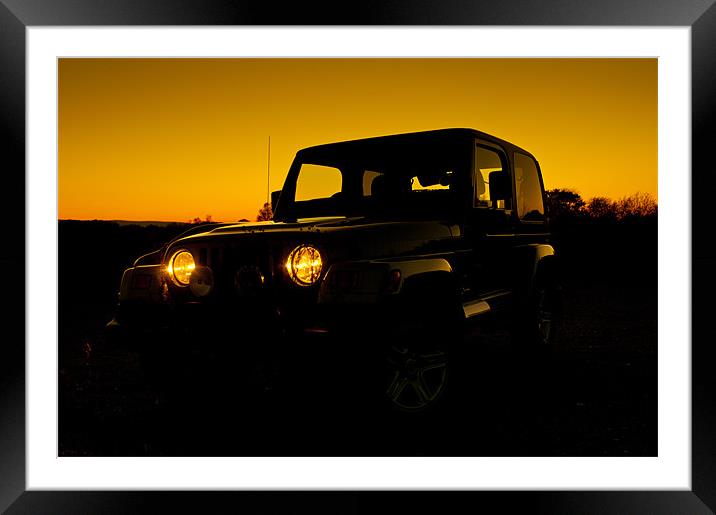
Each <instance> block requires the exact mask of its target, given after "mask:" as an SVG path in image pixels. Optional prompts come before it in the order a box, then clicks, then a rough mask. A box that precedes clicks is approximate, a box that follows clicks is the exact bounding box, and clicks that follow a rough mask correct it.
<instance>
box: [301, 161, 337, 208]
mask: <svg viewBox="0 0 716 515" xmlns="http://www.w3.org/2000/svg"><path fill="white" fill-rule="evenodd" d="M342 186H343V175H342V174H341V171H340V170H339V169H338V168H334V167H332V166H323V165H312V164H306V163H303V164H302V165H301V171H300V172H299V173H298V180H297V181H296V197H295V198H296V200H297V201H301V200H314V199H320V198H330V197H331V196H332V195H334V194H336V193H339V192H340V191H341V188H342Z"/></svg>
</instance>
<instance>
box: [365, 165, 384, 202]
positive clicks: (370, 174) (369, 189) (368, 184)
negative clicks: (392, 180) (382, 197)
mask: <svg viewBox="0 0 716 515" xmlns="http://www.w3.org/2000/svg"><path fill="white" fill-rule="evenodd" d="M382 175H383V174H382V173H381V172H374V171H372V170H366V171H364V172H363V196H364V197H370V196H371V195H373V181H374V180H375V179H377V178H378V177H381V176H382ZM379 182H380V181H379Z"/></svg>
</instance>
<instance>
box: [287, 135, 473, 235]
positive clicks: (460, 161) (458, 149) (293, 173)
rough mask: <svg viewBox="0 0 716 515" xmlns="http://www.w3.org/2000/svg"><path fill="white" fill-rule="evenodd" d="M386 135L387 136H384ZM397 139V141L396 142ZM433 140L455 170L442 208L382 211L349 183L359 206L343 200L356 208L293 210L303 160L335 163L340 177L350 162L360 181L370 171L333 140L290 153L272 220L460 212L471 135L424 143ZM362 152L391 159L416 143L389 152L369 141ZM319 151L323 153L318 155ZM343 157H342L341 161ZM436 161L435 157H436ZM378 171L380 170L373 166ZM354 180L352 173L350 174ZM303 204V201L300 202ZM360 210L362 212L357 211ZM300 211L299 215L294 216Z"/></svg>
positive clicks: (468, 193) (466, 198)
mask: <svg viewBox="0 0 716 515" xmlns="http://www.w3.org/2000/svg"><path fill="white" fill-rule="evenodd" d="M386 139H387V138H386ZM357 142H361V140H357ZM396 143H397V142H396ZM431 143H432V144H433V145H435V147H436V148H435V151H436V153H438V155H441V154H439V153H440V152H445V153H447V155H448V156H450V157H448V158H446V159H445V161H446V163H448V162H450V161H452V164H453V166H452V167H451V168H452V172H453V173H454V174H455V177H454V179H453V180H452V181H453V182H452V183H451V186H450V190H451V192H452V195H451V197H452V200H453V201H452V202H450V203H449V205H448V207H446V208H444V209H443V210H440V207H441V206H440V205H431V204H426V205H425V209H422V208H421V207H420V205H418V204H416V205H414V206H411V207H412V208H411V209H406V210H404V211H399V209H398V208H400V207H403V206H397V208H396V209H392V210H386V212H383V211H382V210H376V209H370V208H369V207H368V206H367V203H366V204H363V202H364V200H363V199H367V198H368V197H366V196H361V195H362V192H361V195H357V194H356V192H355V187H356V186H353V190H354V191H353V192H352V197H351V198H353V200H354V202H355V201H356V200H358V199H360V200H359V203H361V204H362V205H361V206H357V203H356V204H346V206H348V205H350V206H354V207H356V206H357V208H356V212H351V213H338V212H336V213H332V214H328V213H310V214H302V213H297V212H296V211H297V207H296V204H297V201H296V200H295V196H296V188H297V183H298V179H299V174H300V172H301V167H302V165H304V164H315V165H322V166H331V167H335V168H337V169H339V170H340V172H341V174H342V177H343V178H344V179H345V178H346V177H348V176H349V175H348V174H350V173H351V172H350V171H347V170H345V169H347V168H350V167H351V166H354V167H355V168H354V171H353V172H352V173H354V174H358V173H360V174H361V175H360V181H358V182H361V181H362V174H363V173H365V172H366V171H374V170H373V167H368V166H365V165H359V164H360V159H356V162H355V163H354V164H352V163H350V159H351V158H350V156H349V153H346V155H345V156H344V155H342V153H341V145H345V144H344V143H337V144H331V145H323V146H320V147H309V148H306V149H303V150H300V151H299V152H297V153H296V156H295V157H294V160H293V162H292V163H291V166H290V168H289V171H288V174H287V176H286V180H285V181H284V185H283V188H282V190H281V195H280V197H279V200H278V203H277V206H276V207H275V210H274V221H277V222H296V221H297V220H299V219H304V218H314V217H316V216H335V217H346V216H364V217H371V218H385V219H415V218H453V217H454V216H455V215H457V214H459V213H461V212H464V209H465V208H466V207H467V206H468V204H469V203H470V202H471V201H472V174H471V169H472V159H473V156H472V153H473V149H472V147H473V144H474V139H472V138H470V139H469V142H468V141H463V139H462V138H460V139H459V140H456V139H455V138H453V139H452V140H450V141H438V142H428V143H427V144H431ZM366 147H367V148H366V149H365V150H366V152H368V151H370V150H373V151H374V152H376V154H375V156H377V157H375V158H376V159H387V160H391V159H394V157H393V155H397V154H399V153H402V152H406V153H409V152H414V151H415V149H416V148H419V147H418V146H417V145H416V143H402V144H401V143H397V144H394V145H392V146H391V147H390V151H391V152H386V151H385V148H381V147H378V148H375V149H371V147H370V146H369V145H366ZM322 154H323V155H322ZM343 159H345V161H342V160H343ZM370 159H371V157H368V158H366V159H365V160H364V163H366V162H368V161H370ZM339 161H341V163H340V164H343V165H345V166H340V165H339ZM438 162H439V161H438ZM375 171H380V170H375ZM352 179H353V181H352V182H355V180H356V177H353V178H352ZM345 188H346V185H345V183H344V185H343V186H342V192H343V191H345ZM314 200H316V201H318V200H327V199H314ZM314 200H307V201H301V202H302V203H303V202H313V201H314ZM304 205H305V204H304ZM359 207H362V208H363V209H360V208H359ZM361 211H363V212H361ZM298 215H300V216H298Z"/></svg>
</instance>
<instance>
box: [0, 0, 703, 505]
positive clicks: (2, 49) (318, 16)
mask: <svg viewBox="0 0 716 515" xmlns="http://www.w3.org/2000/svg"><path fill="white" fill-rule="evenodd" d="M714 1H715V0H688V1H687V0H656V1H655V0H631V1H624V0H602V1H601V2H593V1H590V0H572V1H570V2H565V1H562V0H550V1H542V2H534V3H529V4H527V3H525V2H523V1H521V0H501V1H500V2H495V1H493V0H489V1H488V0H478V1H468V0H449V1H447V0H443V1H441V2H434V1H431V0H412V1H410V2H407V1H406V2H399V1H395V0H390V1H383V2H373V1H363V2H351V3H343V2H341V3H332V4H324V3H322V2H311V3H305V2H301V3H298V2H297V3H294V4H292V5H290V6H278V5H273V3H270V2H261V3H259V2H249V1H231V0H216V1H213V2H206V1H204V0H174V1H171V0H144V1H141V2H139V1H136V0H114V1H113V2H104V1H98V0H0V85H1V86H0V102H2V108H1V113H2V116H0V127H1V131H2V137H1V138H0V145H1V147H2V155H3V157H4V160H3V162H4V163H5V165H4V166H2V168H0V169H1V170H2V172H3V183H2V184H3V186H4V188H3V189H4V191H5V192H7V195H6V198H5V199H4V201H3V202H2V203H1V204H0V205H1V206H2V210H3V212H5V215H4V217H3V219H4V220H5V221H6V223H5V224H3V233H2V234H3V242H4V244H3V252H2V253H0V264H1V265H2V268H1V270H3V271H6V272H8V273H7V274H5V276H4V277H3V279H4V280H3V285H4V287H5V292H6V293H7V292H11V293H10V294H9V295H6V296H5V299H6V302H5V303H4V304H5V306H4V307H3V308H2V309H1V310H0V317H2V318H1V320H2V324H3V326H4V327H5V328H6V330H5V336H4V337H3V338H2V357H0V389H1V390H0V478H2V479H1V480H0V510H5V509H7V510H8V513H99V512H101V513H125V512H131V513H137V512H145V511H146V512H156V511H161V512H165V511H166V512H177V511H178V512H215V511H229V510H230V511H232V512H233V511H237V510H241V509H244V510H249V509H250V510H251V512H257V511H258V512H262V513H268V512H281V513H283V512H284V511H286V509H287V508H288V507H290V509H289V511H290V512H296V511H298V510H301V509H306V510H309V509H310V510H311V511H312V512H314V513H315V512H324V511H325V512H331V513H344V512H349V513H358V512H361V511H366V512H374V511H382V510H383V509H384V508H385V507H386V504H388V503H389V504H391V505H394V506H396V507H397V506H399V507H400V511H401V512H406V511H408V510H412V509H420V510H421V511H428V510H431V511H435V512H437V513H440V512H443V511H446V509H447V508H448V507H449V506H456V507H457V506H459V505H462V504H463V503H470V504H471V505H472V506H474V507H476V508H477V507H479V508H483V509H484V508H485V507H486V506H491V507H494V508H497V509H499V511H500V512H505V511H508V512H509V511H520V512H529V513H541V512H545V513H691V514H697V513H713V512H714V511H716V392H715V389H714V380H713V378H712V372H711V369H712V367H713V363H714V360H713V357H714V350H713V348H714V345H713V344H714V342H716V338H714V336H715V334H714V333H716V331H715V330H714V327H713V325H712V324H709V323H708V320H709V318H708V317H709V315H710V313H709V311H708V310H709V306H710V303H709V302H708V299H709V297H708V296H707V295H709V293H710V292H711V291H712V289H713V286H716V273H714V265H715V264H716V251H712V250H711V249H712V245H710V241H709V240H711V238H710V234H711V233H710V231H709V227H708V226H707V224H709V222H710V219H711V218H710V217H707V216H706V212H705V207H704V206H708V205H710V203H709V202H708V198H707V195H709V192H710V191H713V187H714V186H716V178H715V176H716V174H715V173H714V171H713V170H711V169H712V168H713V165H711V166H710V167H709V163H710V162H711V161H713V158H712V157H711V158H710V155H709V152H710V147H711V146H713V142H714V141H716V116H715V115H716V109H715V107H716V93H714V92H716V5H714ZM339 5H340V8H338V6H339ZM284 24H291V25H436V24H438V25H576V26H587V25H609V26H629V25H637V26H688V27H690V28H691V45H692V46H691V51H692V55H691V59H692V60H691V73H692V77H691V80H692V170H693V172H692V174H691V177H690V180H691V184H692V219H693V222H692V224H693V226H692V231H693V232H692V238H693V241H692V249H691V252H692V269H691V272H692V274H693V276H694V277H696V278H697V280H696V281H693V288H692V306H691V307H692V342H691V343H692V490H691V491H642V492H627V491H619V492H575V491H569V492H449V493H427V492H412V493H406V492H401V493H386V492H328V493H317V492H60V491H55V492H40V491H25V490H26V488H25V473H26V466H25V430H26V427H25V389H24V385H25V338H24V334H25V326H24V322H23V321H24V320H25V302H24V300H25V296H24V293H22V294H21V293H19V292H24V284H25V283H24V280H25V274H27V273H32V272H31V271H30V270H27V268H26V266H25V262H26V259H25V258H26V255H25V250H24V249H25V246H24V242H25V219H24V213H25V205H24V202H25V200H24V199H25V196H24V192H25V113H26V111H25V29H26V28H27V27H29V26H42V25H50V26H63V25H72V26H85V25H102V26H106V25H284ZM709 168H711V169H709ZM683 180H686V181H688V180H689V176H688V175H687V174H685V175H684V178H683ZM20 192H23V194H20ZM18 213H23V219H22V222H21V221H20V219H19V215H18ZM8 299H10V302H7V300H8ZM11 327H12V328H14V329H19V331H12V332H11V331H10V330H9V329H10V328H11ZM11 335H12V336H11ZM680 343H682V344H683V345H688V344H689V342H680ZM448 496H449V498H448ZM252 508H253V509H252Z"/></svg>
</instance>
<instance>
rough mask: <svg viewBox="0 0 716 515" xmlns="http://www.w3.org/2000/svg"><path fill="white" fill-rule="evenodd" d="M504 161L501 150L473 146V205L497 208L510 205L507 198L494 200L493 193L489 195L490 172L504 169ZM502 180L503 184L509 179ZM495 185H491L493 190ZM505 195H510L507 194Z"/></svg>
mask: <svg viewBox="0 0 716 515" xmlns="http://www.w3.org/2000/svg"><path fill="white" fill-rule="evenodd" d="M506 162H507V160H506V159H505V156H504V154H503V153H502V152H499V151H497V150H494V149H491V148H487V147H482V146H480V145H477V146H476V147H475V181H474V185H475V186H474V187H475V194H474V201H473V206H474V207H495V208H497V209H505V208H509V207H510V202H509V198H508V199H507V201H505V200H503V199H498V200H495V199H494V198H491V197H494V193H493V195H492V196H491V195H490V191H491V190H490V174H491V173H492V172H501V171H503V170H505V171H506V167H505V163H506ZM493 177H495V176H493ZM503 182H504V184H503V186H507V185H509V181H503ZM496 187H497V184H495V185H493V192H494V188H496ZM507 196H508V197H510V196H511V195H510V194H508V195H507Z"/></svg>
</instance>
